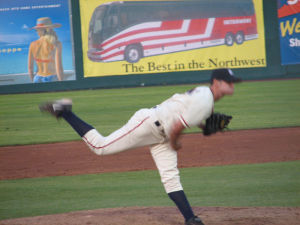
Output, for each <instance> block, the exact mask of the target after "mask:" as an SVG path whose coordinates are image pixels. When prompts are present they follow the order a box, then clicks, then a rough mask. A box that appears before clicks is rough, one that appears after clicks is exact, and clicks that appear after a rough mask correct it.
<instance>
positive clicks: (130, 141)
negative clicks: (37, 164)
mask: <svg viewBox="0 0 300 225" xmlns="http://www.w3.org/2000/svg"><path fill="white" fill-rule="evenodd" d="M213 106H214V98H213V94H212V92H211V90H210V88H209V87H204V86H200V87H197V88H194V89H193V90H191V91H188V92H186V93H183V94H175V95H173V96H172V97H171V98H169V99H167V100H166V101H164V102H162V103H161V104H160V105H157V106H156V107H153V108H150V109H141V110H139V111H137V112H136V113H135V114H134V115H133V116H132V117H131V118H130V120H129V121H128V122H127V123H126V124H125V125H124V126H123V127H121V128H120V129H118V130H116V131H115V132H113V133H112V134H110V135H109V136H107V137H104V136H102V135H101V134H99V133H98V132H97V130H95V129H93V130H90V131H89V132H87V133H86V134H85V135H84V136H83V140H84V141H85V142H86V143H87V145H88V146H89V147H90V148H91V150H92V151H93V152H94V153H96V154H98V155H109V154H115V153H118V152H121V151H125V150H129V149H133V148H137V147H141V146H148V145H149V146H150V149H151V154H152V157H153V159H154V161H155V163H156V166H157V168H158V170H159V173H160V176H161V181H162V183H163V184H164V187H165V190H166V192H167V193H171V192H174V191H179V190H182V186H181V183H180V177H179V171H178V168H177V152H176V151H175V150H173V149H172V148H171V146H170V143H169V137H170V133H171V130H172V128H173V126H174V124H175V123H176V122H177V121H180V122H181V123H182V124H183V125H184V126H185V127H186V128H189V127H194V126H198V125H200V123H201V122H202V121H203V120H205V119H207V118H208V117H209V116H210V115H211V113H212V110H213Z"/></svg>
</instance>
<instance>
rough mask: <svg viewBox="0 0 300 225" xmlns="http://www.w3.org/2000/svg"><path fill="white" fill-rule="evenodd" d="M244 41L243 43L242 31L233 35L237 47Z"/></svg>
mask: <svg viewBox="0 0 300 225" xmlns="http://www.w3.org/2000/svg"><path fill="white" fill-rule="evenodd" d="M244 41H245V35H244V33H243V32H242V31H239V32H237V33H236V35H235V42H236V43H237V44H238V45H241V44H243V42H244Z"/></svg>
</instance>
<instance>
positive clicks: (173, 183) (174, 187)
mask: <svg viewBox="0 0 300 225" xmlns="http://www.w3.org/2000/svg"><path fill="white" fill-rule="evenodd" d="M162 183H163V185H164V188H165V190H166V192H167V193H171V192H174V191H181V190H183V188H182V185H181V183H180V177H179V176H177V175H174V176H172V177H169V178H164V179H162Z"/></svg>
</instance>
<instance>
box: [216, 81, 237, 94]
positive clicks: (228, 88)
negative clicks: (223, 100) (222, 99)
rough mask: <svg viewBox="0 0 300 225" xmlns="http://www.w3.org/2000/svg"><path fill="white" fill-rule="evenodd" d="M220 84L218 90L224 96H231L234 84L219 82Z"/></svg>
mask: <svg viewBox="0 0 300 225" xmlns="http://www.w3.org/2000/svg"><path fill="white" fill-rule="evenodd" d="M219 82H220V86H219V87H220V90H221V92H222V93H223V94H224V95H232V94H233V93H234V83H228V82H226V81H223V80H221V81H219Z"/></svg>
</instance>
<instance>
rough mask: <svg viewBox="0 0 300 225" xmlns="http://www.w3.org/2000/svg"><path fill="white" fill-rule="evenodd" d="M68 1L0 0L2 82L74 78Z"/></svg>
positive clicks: (32, 81) (0, 81) (0, 73)
mask: <svg viewBox="0 0 300 225" xmlns="http://www.w3.org/2000/svg"><path fill="white" fill-rule="evenodd" d="M69 10H70V9H69V1H68V0H26V1H19V0H10V1H1V2H0V27H1V29H0V85H10V84H24V83H40V82H52V81H65V80H75V72H74V60H73V44H72V36H71V35H72V34H71V22H70V14H69Z"/></svg>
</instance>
